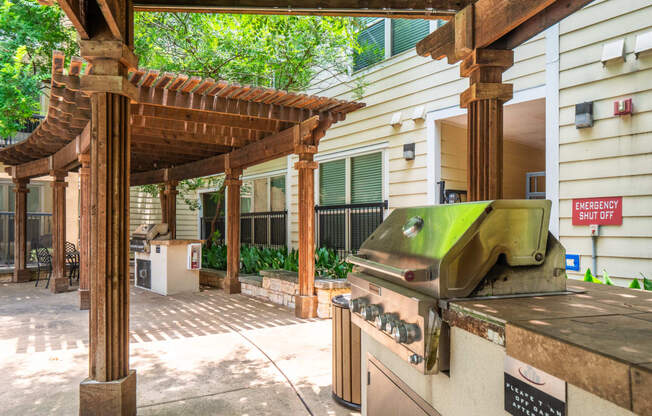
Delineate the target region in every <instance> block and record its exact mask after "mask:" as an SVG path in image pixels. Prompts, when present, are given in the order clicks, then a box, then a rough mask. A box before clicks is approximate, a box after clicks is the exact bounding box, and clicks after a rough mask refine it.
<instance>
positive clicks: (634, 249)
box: [559, 0, 652, 284]
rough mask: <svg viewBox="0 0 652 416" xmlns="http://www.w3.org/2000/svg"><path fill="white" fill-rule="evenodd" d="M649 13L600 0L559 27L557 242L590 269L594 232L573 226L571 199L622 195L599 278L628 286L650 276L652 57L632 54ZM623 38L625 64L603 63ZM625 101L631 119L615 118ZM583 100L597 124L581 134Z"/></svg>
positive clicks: (651, 23)
mask: <svg viewBox="0 0 652 416" xmlns="http://www.w3.org/2000/svg"><path fill="white" fill-rule="evenodd" d="M650 16H652V4H651V3H650V2H648V1H640V0H630V1H626V0H603V1H597V2H594V3H591V4H590V5H589V6H588V7H586V8H584V9H582V10H580V11H579V12H577V13H575V14H574V15H572V16H570V17H568V18H567V19H566V20H564V21H563V22H562V23H561V24H560V41H559V44H560V76H559V82H560V92H559V98H560V113H559V117H560V129H559V133H560V148H559V150H560V152H559V160H560V165H559V177H560V184H559V198H560V203H559V208H560V239H561V241H562V243H563V244H564V246H565V247H566V251H567V252H568V253H572V254H579V255H580V264H581V269H582V272H584V271H585V270H586V268H587V267H591V268H592V259H591V253H592V247H591V238H590V237H589V230H588V227H587V226H574V225H572V218H571V215H572V199H573V198H585V197H600V196H623V224H622V225H621V226H603V227H601V230H600V237H599V238H598V242H597V254H598V267H597V268H598V273H600V274H601V273H602V269H606V270H607V272H608V273H609V275H610V276H611V277H612V278H615V280H616V281H618V282H620V283H623V284H627V283H628V282H629V280H630V279H631V278H634V277H639V278H640V275H639V272H643V273H645V274H646V275H647V277H648V278H651V277H652V56H650V55H647V56H643V55H642V56H640V57H639V59H636V58H635V56H634V54H633V48H634V42H635V38H636V35H637V34H640V33H645V32H648V31H650V30H652V19H650ZM621 38H624V39H625V51H626V61H625V62H616V63H609V64H608V65H606V66H603V65H602V63H601V62H600V57H601V55H602V46H603V44H604V43H606V42H609V41H613V40H617V39H621ZM622 98H632V100H633V103H634V114H633V115H631V116H620V117H619V116H614V115H613V102H614V101H615V100H617V99H622ZM583 101H593V117H594V125H593V127H591V128H586V129H576V128H575V125H574V117H575V104H577V103H580V102H583ZM569 275H571V276H572V275H573V274H572V273H569ZM574 275H575V276H576V277H579V275H580V274H579V273H574Z"/></svg>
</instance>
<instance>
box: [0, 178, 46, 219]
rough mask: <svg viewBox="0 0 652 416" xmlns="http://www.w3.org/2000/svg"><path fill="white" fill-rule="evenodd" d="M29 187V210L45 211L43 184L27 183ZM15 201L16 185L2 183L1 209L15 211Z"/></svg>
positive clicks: (0, 189)
mask: <svg viewBox="0 0 652 416" xmlns="http://www.w3.org/2000/svg"><path fill="white" fill-rule="evenodd" d="M27 189H28V190H29V192H28V193H27V212H30V213H40V212H45V211H46V210H45V209H44V206H43V205H44V204H41V190H42V189H43V185H40V184H34V185H33V184H29V185H27ZM15 201H16V193H15V192H14V185H13V184H2V185H0V211H6V212H14V210H15V203H16V202H15Z"/></svg>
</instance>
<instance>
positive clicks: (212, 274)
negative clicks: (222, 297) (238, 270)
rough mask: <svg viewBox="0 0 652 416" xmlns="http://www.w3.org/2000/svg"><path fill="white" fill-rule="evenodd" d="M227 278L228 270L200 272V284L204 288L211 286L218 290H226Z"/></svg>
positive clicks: (203, 270) (205, 270)
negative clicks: (225, 280) (225, 279)
mask: <svg viewBox="0 0 652 416" xmlns="http://www.w3.org/2000/svg"><path fill="white" fill-rule="evenodd" d="M225 277H226V270H216V269H200V270H199V284H200V285H203V286H210V287H214V288H217V289H224V278H225Z"/></svg>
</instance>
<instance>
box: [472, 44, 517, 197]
mask: <svg viewBox="0 0 652 416" xmlns="http://www.w3.org/2000/svg"><path fill="white" fill-rule="evenodd" d="M513 64H514V52H513V51H511V50H491V49H475V50H473V52H472V53H471V55H470V56H469V57H467V58H466V59H465V60H464V61H463V62H462V64H461V65H460V74H461V75H462V76H464V77H469V78H470V80H469V81H470V86H469V89H467V90H466V91H464V92H463V93H462V94H461V95H460V106H461V107H463V108H465V107H468V116H467V129H468V131H467V146H468V147H467V154H468V156H467V157H468V159H467V186H468V200H469V201H482V200H488V199H500V198H502V197H503V103H504V102H505V101H508V100H510V99H511V98H512V91H513V86H512V85H511V84H503V83H502V73H503V72H504V71H505V70H506V69H507V68H509V67H511V66H512V65H513Z"/></svg>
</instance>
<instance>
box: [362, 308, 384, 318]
mask: <svg viewBox="0 0 652 416" xmlns="http://www.w3.org/2000/svg"><path fill="white" fill-rule="evenodd" d="M380 312H381V310H380V307H379V306H378V305H367V306H365V307H363V308H362V309H361V310H360V315H362V317H363V318H364V319H366V320H367V321H373V320H375V319H376V317H377V316H378V315H380Z"/></svg>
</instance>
